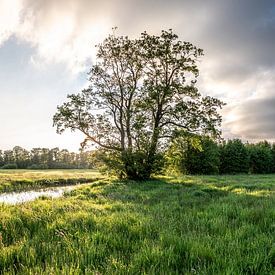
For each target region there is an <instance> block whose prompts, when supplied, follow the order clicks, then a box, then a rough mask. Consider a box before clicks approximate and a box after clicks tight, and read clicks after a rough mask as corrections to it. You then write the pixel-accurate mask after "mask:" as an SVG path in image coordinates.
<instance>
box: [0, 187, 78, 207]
mask: <svg viewBox="0 0 275 275" xmlns="http://www.w3.org/2000/svg"><path fill="white" fill-rule="evenodd" d="M75 187H76V186H75V185H74V186H72V185H70V186H62V187H53V188H46V189H40V190H35V191H23V192H12V193H4V194H0V203H6V204H18V203H23V202H27V201H33V200H35V199H37V198H39V197H41V196H46V197H51V198H58V197H61V196H62V195H63V194H64V192H66V191H70V190H72V189H74V188H75Z"/></svg>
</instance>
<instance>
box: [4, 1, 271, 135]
mask: <svg viewBox="0 0 275 275" xmlns="http://www.w3.org/2000/svg"><path fill="white" fill-rule="evenodd" d="M114 26H117V27H119V30H118V33H119V34H124V35H129V36H130V37H133V36H138V35H139V34H140V33H141V32H142V31H144V30H147V31H148V32H149V33H154V34H156V33H159V32H160V30H161V29H168V28H173V29H174V31H175V32H176V33H177V34H179V36H180V38H181V39H182V40H187V41H190V42H192V43H194V44H195V45H197V46H199V47H201V48H203V49H204V51H205V56H204V57H203V59H202V61H201V62H200V64H199V65H200V70H201V74H200V80H199V87H200V90H201V91H202V92H203V93H206V94H210V95H213V96H217V97H219V98H221V99H222V100H223V101H225V102H226V103H228V105H227V107H226V108H225V109H224V110H223V114H224V126H223V127H224V129H225V135H227V136H242V137H244V138H245V137H253V136H255V137H256V136H260V135H262V136H263V137H264V136H269V137H270V138H271V137H272V135H273V134H274V136H275V131H274V128H273V127H272V125H271V121H272V119H274V115H273V112H272V110H271V105H270V104H271V102H272V103H273V98H275V92H274V87H275V86H274V81H273V78H274V77H273V75H274V72H275V55H274V45H275V3H274V1H272V0H266V1H258V0H243V1H239V0H232V1H226V0H208V1H202V0H194V1H187V0H185V1H183V0H171V1H166V0H159V1H155V0H139V1H137V0H132V1H126V0H113V1H107V0H101V1H95V0H59V1H56V0H47V1H45V0H0V47H1V45H3V44H4V43H7V40H8V39H10V38H11V37H15V38H16V39H17V40H18V41H21V42H23V43H27V44H28V45H29V46H30V47H32V49H33V52H32V55H31V57H30V61H29V62H30V64H32V66H33V67H35V68H38V69H43V68H45V66H46V67H47V66H49V67H50V66H51V65H52V64H63V65H64V66H65V68H66V69H67V70H68V71H69V72H72V73H79V72H86V71H87V68H88V67H89V66H90V65H91V63H92V62H93V61H94V60H95V53H96V52H95V48H94V45H95V44H97V43H99V42H100V41H102V40H103V39H104V38H105V37H106V36H107V35H108V34H109V33H110V32H111V28H112V27H114ZM267 98H268V99H267ZM257 104H258V108H257V107H256V106H257ZM259 110H261V111H259ZM268 118H270V119H268ZM258 129H260V130H258ZM265 129H266V131H265Z"/></svg>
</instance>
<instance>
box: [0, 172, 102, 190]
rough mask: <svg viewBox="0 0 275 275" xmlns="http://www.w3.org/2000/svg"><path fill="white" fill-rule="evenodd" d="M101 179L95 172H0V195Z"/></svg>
mask: <svg viewBox="0 0 275 275" xmlns="http://www.w3.org/2000/svg"><path fill="white" fill-rule="evenodd" d="M99 178H102V176H101V175H100V173H98V172H97V171H95V170H68V169H66V170H7V169H5V170H1V169H0V193H3V192H11V191H20V190H30V189H31V190H33V189H38V188H42V187H51V186H59V185H69V184H76V183H84V182H91V181H94V180H96V179H99Z"/></svg>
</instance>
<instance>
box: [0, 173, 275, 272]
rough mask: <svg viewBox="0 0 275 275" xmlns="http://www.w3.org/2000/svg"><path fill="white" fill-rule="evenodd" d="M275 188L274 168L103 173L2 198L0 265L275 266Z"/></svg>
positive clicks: (58, 268) (111, 268)
mask: <svg viewBox="0 0 275 275" xmlns="http://www.w3.org/2000/svg"><path fill="white" fill-rule="evenodd" d="M236 190H238V191H236ZM263 191H264V192H263ZM274 192H275V176H273V175H269V176H208V177H202V176H200V177H196V176H192V177H189V176H186V177H181V178H159V179H156V180H152V181H146V182H133V181H118V180H106V179H102V180H100V181H98V182H94V183H92V184H90V185H85V186H83V187H81V188H78V189H75V190H73V191H71V192H69V193H67V194H66V196H65V197H64V198H62V199H57V200H51V199H47V198H43V199H39V200H36V201H35V202H30V203H26V204H23V205H20V206H5V205H1V206H0V234H1V235H0V270H1V272H0V273H2V274H275V240H274V238H275V196H274Z"/></svg>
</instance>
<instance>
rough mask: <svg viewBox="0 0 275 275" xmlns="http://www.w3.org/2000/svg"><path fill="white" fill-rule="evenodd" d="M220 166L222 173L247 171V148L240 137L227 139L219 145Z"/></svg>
mask: <svg viewBox="0 0 275 275" xmlns="http://www.w3.org/2000/svg"><path fill="white" fill-rule="evenodd" d="M220 158H221V167H220V171H221V173H224V174H238V173H248V170H249V154H248V149H247V148H246V147H245V145H244V144H243V143H242V141H241V140H240V139H233V140H229V141H228V142H227V143H224V144H222V145H221V147H220Z"/></svg>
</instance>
